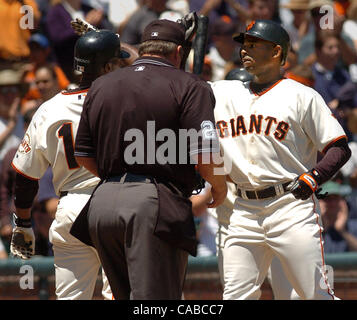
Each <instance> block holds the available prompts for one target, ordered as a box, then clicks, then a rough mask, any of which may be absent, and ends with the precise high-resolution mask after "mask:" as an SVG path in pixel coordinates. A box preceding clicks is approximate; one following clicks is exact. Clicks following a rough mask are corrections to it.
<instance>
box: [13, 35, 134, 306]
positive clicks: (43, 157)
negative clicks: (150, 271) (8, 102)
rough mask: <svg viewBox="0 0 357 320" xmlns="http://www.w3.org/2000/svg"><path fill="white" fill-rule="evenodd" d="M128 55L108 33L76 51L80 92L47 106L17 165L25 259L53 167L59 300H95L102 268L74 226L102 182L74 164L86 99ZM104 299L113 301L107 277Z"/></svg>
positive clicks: (16, 248)
mask: <svg viewBox="0 0 357 320" xmlns="http://www.w3.org/2000/svg"><path fill="white" fill-rule="evenodd" d="M128 57H129V54H128V53H127V52H126V51H124V50H121V46H120V41H119V37H118V36H117V35H116V34H115V33H113V32H111V31H108V30H97V31H90V32H88V33H86V34H85V35H83V36H82V37H80V38H79V39H78V41H77V43H76V46H75V68H76V70H78V71H82V72H83V75H82V80H81V84H80V86H79V88H78V89H73V90H71V91H63V92H61V93H59V94H57V95H56V96H55V97H53V98H52V99H50V100H48V101H47V102H45V103H44V104H42V105H41V106H40V108H39V110H38V111H37V112H36V113H35V115H34V117H33V119H32V122H31V123H30V125H29V128H28V130H27V132H26V133H25V136H24V139H23V141H22V143H21V145H20V146H19V148H18V151H17V153H16V155H15V157H14V160H13V163H12V165H13V168H14V169H15V170H16V171H17V172H18V174H17V177H16V190H15V193H16V200H15V205H16V215H17V216H15V224H16V226H15V228H14V230H13V237H12V241H11V252H12V253H13V255H14V256H19V257H21V258H23V259H27V258H30V256H31V255H33V253H34V236H33V232H32V228H31V218H30V208H31V204H32V200H33V197H34V195H35V194H36V192H37V181H38V180H39V179H40V178H41V177H42V175H43V174H44V173H45V171H46V169H47V167H48V166H49V165H50V166H51V167H52V171H53V185H54V188H55V191H56V193H57V195H59V196H60V201H59V204H58V208H57V212H56V217H55V220H54V221H53V223H52V225H51V228H50V233H49V236H50V241H51V243H52V244H53V251H54V262H55V276H56V296H57V299H71V300H75V299H81V300H87V299H92V296H93V292H94V288H95V284H96V280H97V276H98V271H99V268H100V266H101V263H100V260H99V257H98V254H97V251H96V250H95V249H94V248H93V247H91V246H88V245H85V244H84V243H82V242H80V241H79V240H78V239H76V238H74V237H73V236H72V235H70V233H69V231H70V228H71V226H72V223H73V221H74V220H75V219H76V217H77V215H78V214H79V213H80V211H81V209H82V208H83V207H84V205H85V204H86V203H87V201H88V199H89V197H90V195H91V193H92V191H93V189H94V188H95V186H96V185H97V184H98V182H99V178H97V177H95V176H94V175H92V174H91V173H90V172H89V171H87V170H86V169H85V168H83V167H79V166H78V164H77V162H76V161H75V158H74V141H75V137H76V133H77V128H78V124H79V120H80V116H81V112H82V106H83V102H84V99H85V97H86V93H87V91H88V88H89V87H90V84H91V82H92V81H94V80H95V78H96V77H98V76H100V75H101V74H104V73H107V72H110V71H112V70H115V69H116V68H117V67H119V66H121V64H122V63H123V62H122V60H121V59H122V58H128ZM102 293H103V296H104V298H105V299H112V293H111V290H110V287H109V283H108V281H107V279H106V276H105V274H104V273H103V290H102Z"/></svg>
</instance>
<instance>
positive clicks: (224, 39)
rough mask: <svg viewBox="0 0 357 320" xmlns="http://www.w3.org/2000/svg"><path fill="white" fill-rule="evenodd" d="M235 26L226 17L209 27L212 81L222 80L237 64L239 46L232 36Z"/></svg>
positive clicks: (209, 55) (238, 60) (235, 29)
mask: <svg viewBox="0 0 357 320" xmlns="http://www.w3.org/2000/svg"><path fill="white" fill-rule="evenodd" d="M236 31H237V25H236V24H235V23H234V22H233V21H232V19H231V18H230V17H228V16H222V17H220V18H219V19H217V20H216V21H215V22H214V23H213V24H212V25H211V27H210V37H211V40H212V46H211V48H210V50H209V53H208V57H209V59H210V60H211V63H212V81H217V80H223V79H224V77H225V75H226V74H227V72H228V71H230V70H231V69H232V68H233V67H232V65H234V67H235V66H236V65H237V64H239V62H240V57H239V50H238V46H239V44H238V43H237V42H236V41H234V40H233V38H232V35H233V34H234V33H235V32H236Z"/></svg>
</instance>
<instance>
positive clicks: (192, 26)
mask: <svg viewBox="0 0 357 320" xmlns="http://www.w3.org/2000/svg"><path fill="white" fill-rule="evenodd" d="M197 21H198V17H197V14H196V12H194V11H193V12H190V13H188V14H186V15H185V16H184V17H183V18H182V19H179V20H177V23H180V24H182V25H183V26H184V27H185V30H186V32H185V40H186V42H190V41H192V39H193V37H194V35H195V33H196V31H197Z"/></svg>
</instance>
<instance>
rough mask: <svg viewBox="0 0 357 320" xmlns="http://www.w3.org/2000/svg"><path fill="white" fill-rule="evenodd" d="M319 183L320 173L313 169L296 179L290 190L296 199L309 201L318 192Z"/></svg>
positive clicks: (289, 187)
mask: <svg viewBox="0 0 357 320" xmlns="http://www.w3.org/2000/svg"><path fill="white" fill-rule="evenodd" d="M318 181H319V173H318V172H317V171H316V170H315V169H312V170H311V171H309V172H305V173H303V174H301V175H300V176H298V177H296V178H295V179H294V181H293V182H292V183H291V184H290V186H288V189H289V191H290V192H291V193H292V194H293V195H294V197H295V198H296V199H301V200H307V199H308V198H310V197H311V195H312V194H313V193H314V192H315V191H316V190H317V187H318Z"/></svg>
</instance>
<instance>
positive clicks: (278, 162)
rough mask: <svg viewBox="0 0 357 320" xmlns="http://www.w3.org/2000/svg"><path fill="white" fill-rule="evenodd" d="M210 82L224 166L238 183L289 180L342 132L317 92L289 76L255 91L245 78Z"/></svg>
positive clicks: (261, 184) (253, 186) (256, 185)
mask: <svg viewBox="0 0 357 320" xmlns="http://www.w3.org/2000/svg"><path fill="white" fill-rule="evenodd" d="M211 86H212V89H213V91H214V94H215V98H216V106H215V119H216V127H217V130H218V133H219V136H220V143H221V147H222V150H223V152H224V153H225V154H226V155H225V157H226V159H225V163H226V164H225V167H226V170H227V173H228V174H229V175H230V176H231V178H232V179H233V181H234V182H235V183H237V185H238V186H239V187H241V188H246V189H260V188H264V187H267V186H270V185H272V184H277V183H282V182H286V181H289V180H292V179H294V178H295V177H296V175H300V174H302V173H304V172H306V171H308V170H310V169H312V168H313V167H314V165H315V164H316V160H317V152H318V151H320V152H323V153H324V151H325V150H326V148H327V147H328V146H329V145H330V144H331V143H333V142H334V141H336V140H338V139H341V138H344V137H346V136H345V132H344V130H343V128H342V127H341V125H340V124H339V122H338V121H337V119H336V118H334V116H333V115H332V113H331V111H330V109H329V108H328V106H327V105H326V104H325V102H324V100H323V99H322V97H321V96H320V94H318V93H317V92H316V91H315V90H313V89H311V88H309V87H307V86H304V85H302V84H300V83H298V82H296V81H294V80H291V79H282V80H280V81H278V82H277V83H275V84H274V85H273V86H272V87H271V88H269V89H267V90H265V91H264V92H262V93H260V94H259V95H258V94H256V93H254V92H252V90H251V89H250V83H249V82H245V83H243V82H241V81H238V80H229V81H227V80H223V81H217V82H214V83H211ZM227 155H229V156H228V157H227ZM227 159H228V161H230V162H231V163H228V162H227Z"/></svg>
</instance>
